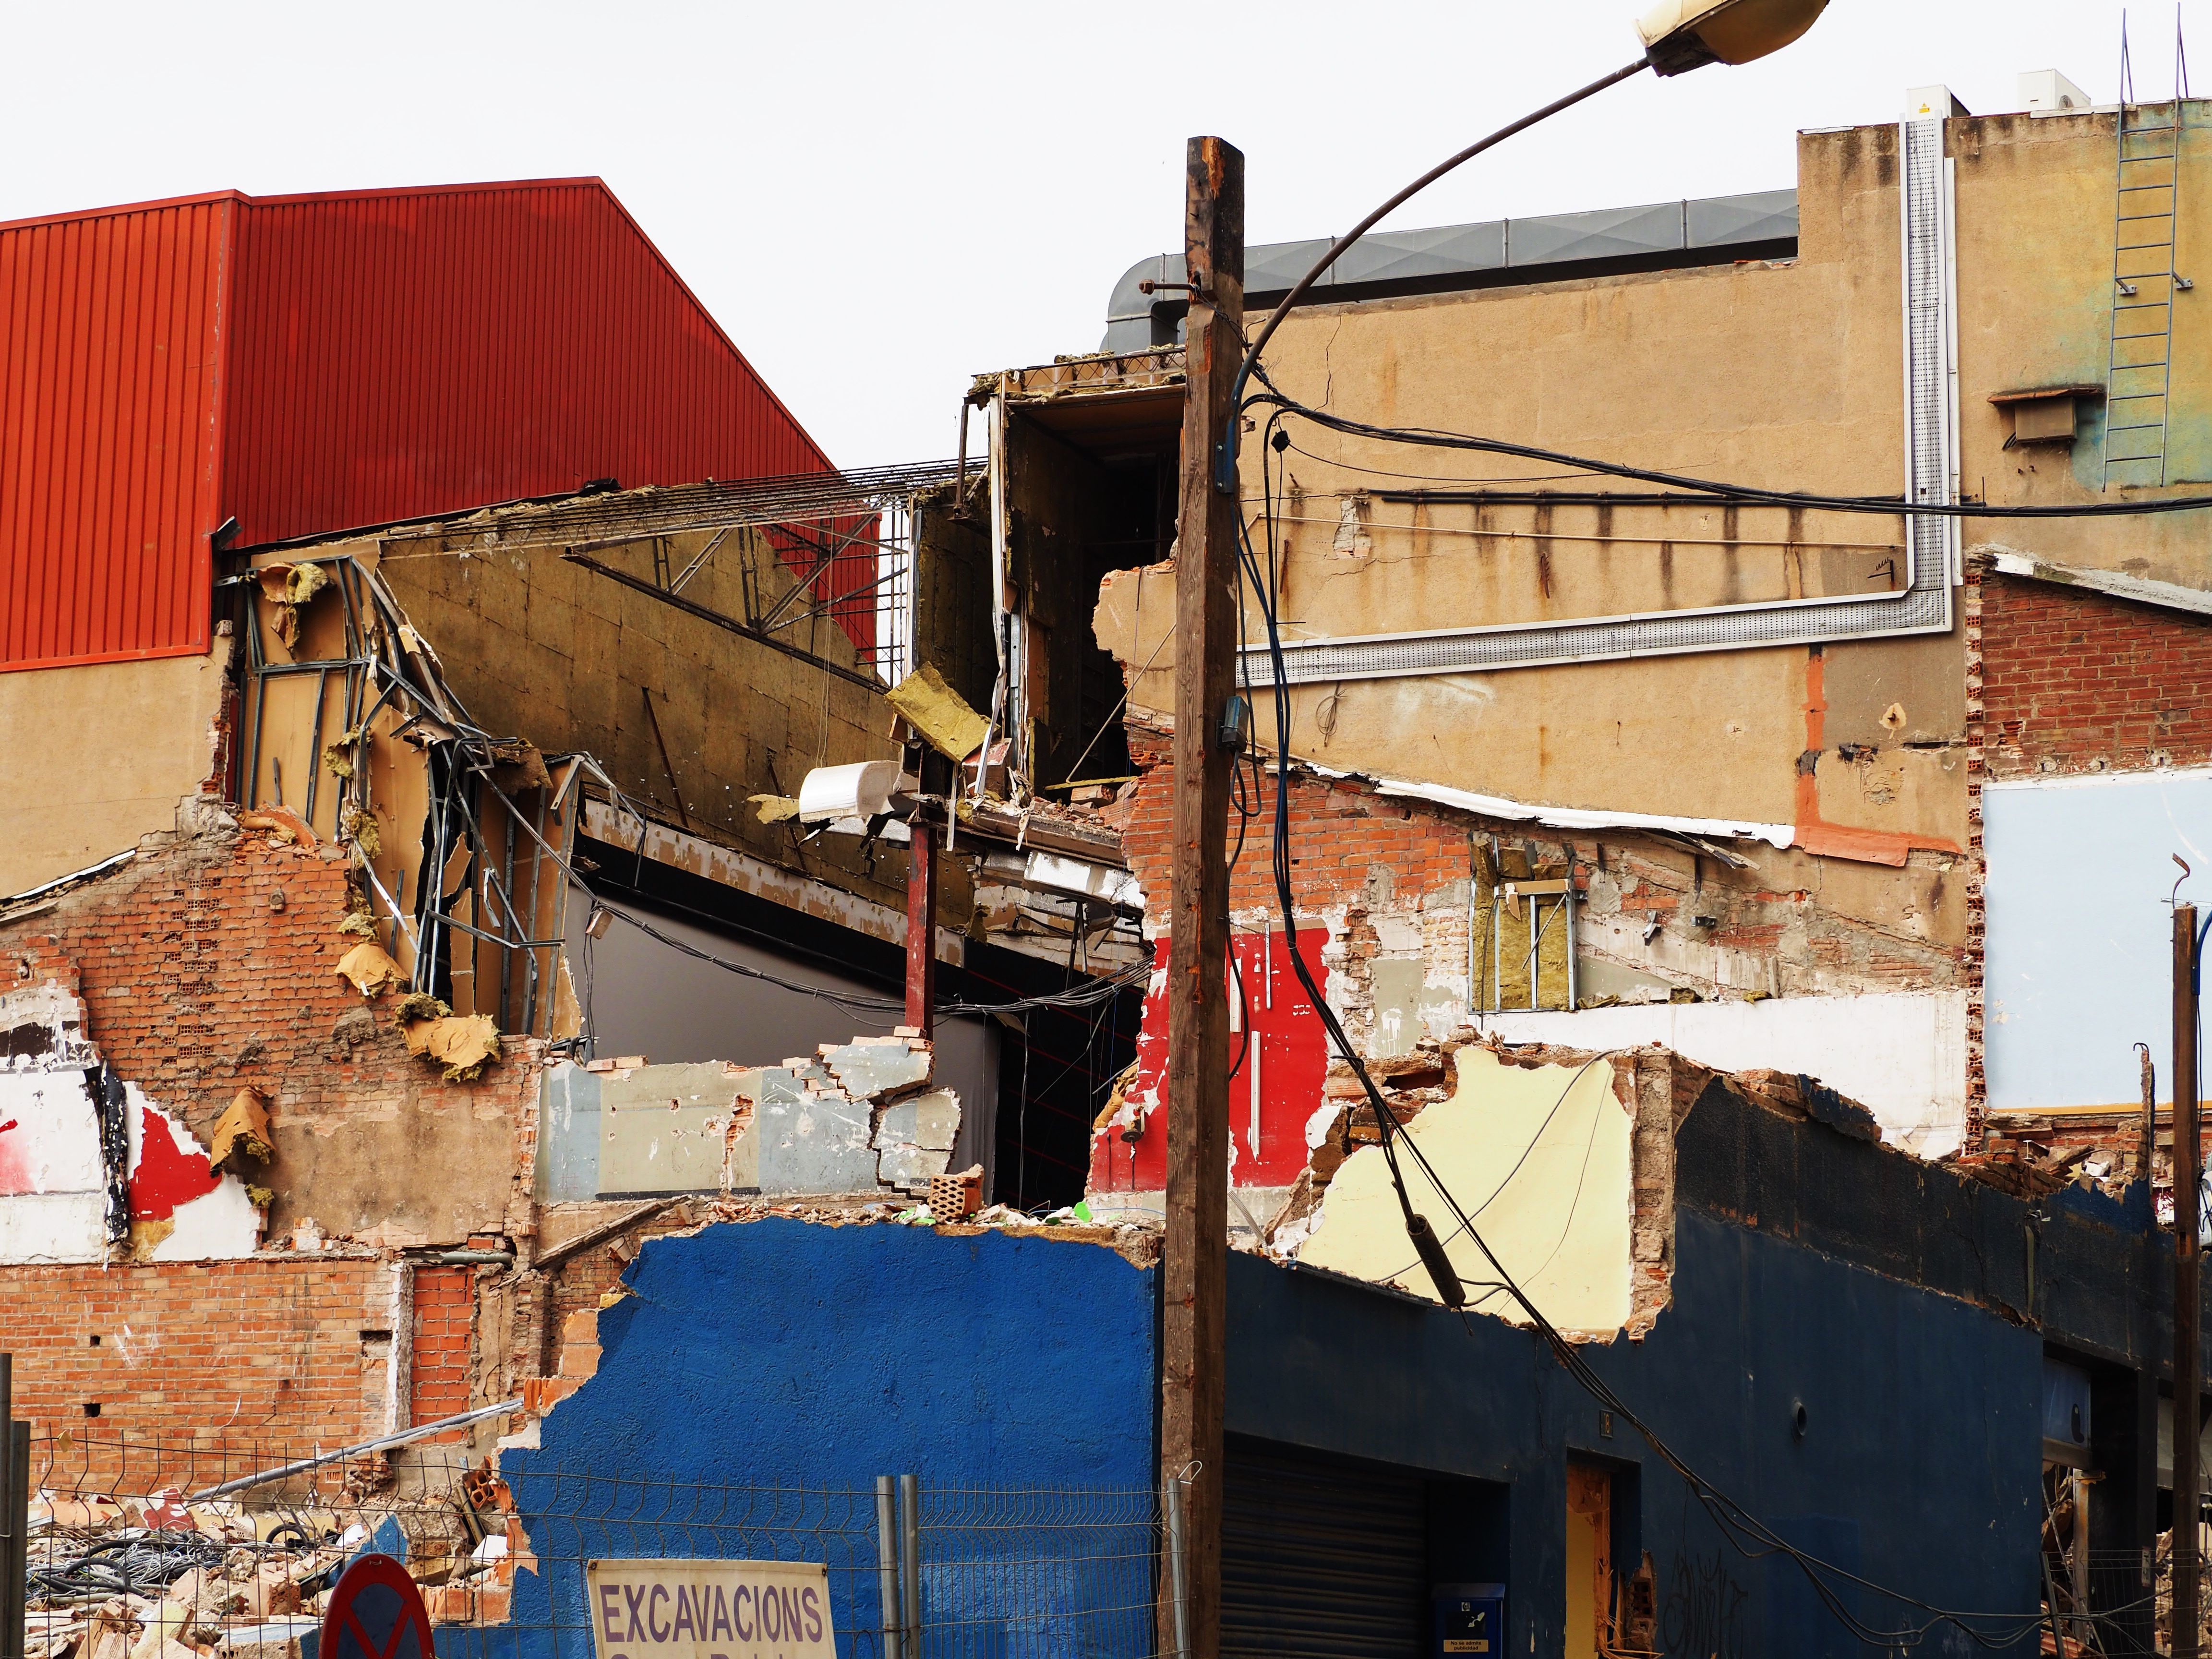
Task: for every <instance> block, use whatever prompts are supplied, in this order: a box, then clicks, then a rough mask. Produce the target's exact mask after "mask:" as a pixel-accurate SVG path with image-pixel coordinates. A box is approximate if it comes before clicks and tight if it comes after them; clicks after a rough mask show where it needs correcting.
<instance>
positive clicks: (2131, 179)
mask: <svg viewBox="0 0 2212 1659" xmlns="http://www.w3.org/2000/svg"><path fill="white" fill-rule="evenodd" d="M2174 52H2175V63H2176V68H2175V75H2174V95H2173V101H2172V103H2170V104H2153V105H2148V106H2138V105H2136V103H2135V101H2134V94H2135V77H2134V71H2133V69H2132V67H2131V65H2130V62H2129V58H2128V39H2127V27H2126V23H2125V21H2123V22H2122V24H2121V31H2120V114H2119V146H2118V151H2119V161H2118V187H2117V191H2116V193H2115V206H2114V210H2113V222H2112V353H2111V356H2110V358H2109V360H2108V368H2107V372H2106V381H2105V462H2104V465H2105V476H2104V483H2105V487H2106V489H2110V488H2112V485H2114V484H2115V483H2118V484H2134V485H2137V486H2143V485H2152V484H2163V483H2165V482H2166V413H2167V409H2168V406H2169V402H2170V395H2171V393H2172V389H2173V301H2174V296H2175V295H2178V294H2185V293H2187V292H2188V291H2189V289H2191V287H2193V286H2194V284H2193V283H2191V282H2190V280H2189V278H2187V277H2186V276H2181V275H2179V273H2178V272H2177V271H2176V270H2175V269H2174V257H2173V255H2174V240H2175V234H2174V233H2175V228H2176V225H2177V223H2178V221H2179V211H2180V205H2181V204H2180V191H2179V185H2180V168H2181V142H2182V137H2183V135H2184V132H2185V118H2184V117H2185V108H2186V106H2187V102H2188V98H2189V70H2188V58H2187V57H2186V55H2185V52H2183V49H2182V45H2181V37H2180V23H2179V16H2178V15H2177V18H2176V21H2175V29H2174Z"/></svg>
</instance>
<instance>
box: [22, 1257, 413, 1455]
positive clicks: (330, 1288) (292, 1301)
mask: <svg viewBox="0 0 2212 1659" xmlns="http://www.w3.org/2000/svg"><path fill="white" fill-rule="evenodd" d="M391 1324H392V1268H391V1267H389V1266H387V1265H386V1264H385V1263H383V1262H380V1261H367V1260H361V1259H343V1260H330V1261H317V1260H313V1259H310V1258H305V1257H302V1258H301V1259H299V1260H296V1261H269V1260H257V1261H216V1262H208V1263H204V1264H201V1263H182V1262H179V1263H164V1264H162V1265H161V1266H157V1267H0V1346H5V1347H7V1348H8V1349H9V1350H10V1351H11V1352H13V1353H14V1354H15V1411H16V1414H17V1415H18V1416H20V1417H25V1418H28V1419H30V1420H31V1421H32V1422H33V1424H35V1425H37V1427H36V1429H35V1430H34V1432H35V1433H38V1434H40V1435H41V1436H44V1435H47V1434H51V1433H52V1432H54V1431H68V1432H69V1437H70V1444H69V1447H68V1449H66V1450H65V1451H64V1453H63V1454H62V1455H63V1457H64V1462H70V1463H72V1464H73V1465H75V1466H81V1467H83V1468H92V1469H95V1470H97V1469H101V1468H112V1467H113V1466H115V1465H117V1464H118V1463H127V1465H128V1469H129V1471H130V1472H131V1479H133V1480H137V1481H138V1482H139V1483H140V1484H139V1485H138V1486H137V1487H136V1490H138V1491H142V1492H150V1491H154V1490H156V1489H158V1488H159V1487H161V1486H181V1487H185V1489H186V1490H191V1484H190V1483H191V1482H192V1481H193V1480H194V1479H195V1476H196V1475H197V1476H204V1480H200V1481H199V1482H198V1484H200V1485H212V1484H214V1483H215V1482H216V1480H222V1479H224V1478H226V1468H227V1473H228V1474H242V1473H245V1472H246V1467H247V1464H246V1460H249V1459H252V1458H253V1457H256V1456H258V1455H261V1454H263V1453H264V1452H266V1451H269V1450H271V1449H273V1450H275V1451H276V1453H277V1454H278V1456H277V1458H276V1459H275V1460H272V1461H282V1460H283V1456H284V1455H290V1454H289V1449H290V1448H291V1447H293V1446H295V1445H302V1446H304V1445H309V1444H310V1443H312V1444H313V1445H318V1446H321V1447H325V1448H330V1447H337V1446H343V1445H347V1444H349V1443H353V1442H355V1441H359V1440H366V1439H369V1438H372V1437H374V1436H376V1435H378V1434H380V1433H381V1432H383V1431H384V1427H385V1395H386V1354H387V1352H388V1350H387V1349H386V1347H385V1346H383V1345H382V1343H381V1342H380V1341H378V1340H376V1339H377V1338H378V1337H379V1336H382V1337H385V1338H387V1339H388V1337H389V1334H390V1328H391ZM95 1337H97V1338H98V1339H99V1340H98V1342H97V1343H95V1342H94V1340H93V1339H94V1338H95ZM88 1405H96V1406H98V1407H99V1408H100V1411H99V1415H98V1416H97V1417H96V1418H95V1417H94V1416H92V1415H90V1414H89V1413H88V1412H87V1411H86V1409H85V1407H87V1406H88ZM126 1439H127V1440H128V1441H131V1442H144V1441H148V1440H155V1439H158V1440H160V1441H161V1442H163V1443H167V1444H169V1445H172V1446H176V1445H184V1444H187V1443H191V1444H197V1446H199V1447H200V1448H202V1449H203V1450H202V1451H201V1452H200V1454H199V1455H197V1456H196V1457H195V1458H192V1459H183V1458H178V1457H174V1456H171V1457H168V1458H167V1459H164V1458H162V1457H161V1456H158V1455H156V1454H155V1452H154V1451H153V1450H151V1449H147V1448H141V1449H137V1450H135V1451H133V1452H131V1454H129V1455H128V1457H127V1458H125V1457H123V1456H120V1455H118V1452H117V1450H116V1446H117V1443H118V1441H122V1440H126ZM61 1473H62V1474H64V1475H65V1474H67V1473H68V1470H67V1469H66V1468H64V1470H63V1471H61ZM38 1483H39V1482H38V1478H37V1476H36V1474H34V1475H33V1485H36V1484H38Z"/></svg>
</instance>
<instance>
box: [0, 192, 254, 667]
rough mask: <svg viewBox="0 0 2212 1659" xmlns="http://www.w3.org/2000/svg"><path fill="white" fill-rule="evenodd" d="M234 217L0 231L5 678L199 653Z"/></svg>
mask: <svg viewBox="0 0 2212 1659" xmlns="http://www.w3.org/2000/svg"><path fill="white" fill-rule="evenodd" d="M235 212H236V200H235V198H234V197H228V196H217V197H201V198H197V199H196V200H194V201H191V202H189V203H183V204H155V205H149V206H146V207H142V208H136V209H114V210H108V211H106V212H104V213H101V214H98V215H93V216H81V217H77V218H73V219H60V220H51V219H50V220H40V221H33V222H28V223H26V224H22V225H18V226H0V665H5V666H9V667H32V666H39V665H61V664H65V663H78V662H97V661H104V660H111V659H118V658H125V657H143V656H153V655H167V654H173V653H181V652H185V651H204V650H205V649H206V648H207V644H208V618H209V605H208V580H209V574H210V572H209V568H208V567H209V550H208V532H210V531H211V530H212V529H214V528H215V527H216V525H217V524H218V523H220V522H221V512H220V507H219V495H218V485H217V480H218V477H219V471H220V466H221V435H222V374H221V362H222V341H223V329H224V305H223V301H224V295H225V283H226V279H227V276H228V270H229V263H228V250H229V246H230V233H231V228H232V221H233V216H234V214H235Z"/></svg>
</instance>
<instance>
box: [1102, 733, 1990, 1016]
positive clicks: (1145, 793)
mask: <svg viewBox="0 0 2212 1659" xmlns="http://www.w3.org/2000/svg"><path fill="white" fill-rule="evenodd" d="M1169 744H1170V739H1169V738H1168V737H1167V736H1166V735H1165V734H1163V733H1160V732H1152V731H1147V730H1145V729H1142V728H1140V727H1138V726H1134V725H1132V726H1131V727H1130V728H1129V745H1130V754H1131V757H1132V761H1133V769H1134V770H1135V771H1137V773H1138V774H1139V781H1137V782H1136V783H1134V784H1132V785H1129V786H1127V787H1126V788H1125V789H1124V791H1123V793H1122V796H1121V800H1120V802H1119V803H1118V804H1117V805H1115V807H1114V808H1113V809H1111V810H1110V812H1109V817H1111V819H1112V821H1113V822H1115V823H1116V824H1117V825H1118V826H1119V827H1120V828H1121V830H1122V834H1123V840H1124V845H1125V848H1126V850H1127V857H1128V860H1129V864H1130V867H1131V869H1132V870H1133V871H1134V872H1136V875H1137V877H1138V878H1139V881H1140V882H1142V883H1143V884H1144V888H1145V891H1146V894H1147V895H1149V896H1150V897H1151V902H1152V913H1151V914H1152V918H1153V920H1154V921H1155V923H1156V925H1158V927H1160V928H1161V929H1162V930H1163V931H1164V930H1165V929H1166V928H1167V927H1168V925H1169V922H1170V910H1169V906H1168V902H1167V899H1168V893H1169V884H1170V869H1171V866H1172V859H1173V847H1174V810H1175V809H1174V773H1173V767H1172V763H1171V757H1170V747H1169ZM1290 793H1291V836H1292V847H1291V854H1292V859H1293V865H1292V876H1291V882H1292V890H1293V892H1294V893H1295V895H1296V896H1297V902H1298V907H1299V909H1300V911H1301V913H1302V914H1306V915H1310V914H1312V913H1316V912H1320V911H1322V910H1328V909H1334V908H1338V907H1344V908H1346V909H1347V910H1349V911H1352V912H1354V913H1358V912H1366V913H1369V914H1370V915H1371V914H1373V913H1376V912H1380V911H1383V910H1388V909H1391V908H1399V909H1405V908H1418V907H1420V906H1421V905H1422V904H1423V903H1424V902H1425V901H1426V902H1429V904H1430V906H1431V908H1432V909H1434V910H1435V912H1436V920H1437V924H1438V925H1437V927H1436V928H1435V929H1434V930H1433V931H1434V938H1433V940H1432V942H1431V956H1432V958H1433V965H1434V966H1435V967H1436V968H1437V969H1443V970H1449V968H1450V967H1451V965H1452V964H1454V963H1457V964H1458V968H1459V972H1460V973H1461V975H1462V976H1463V975H1464V973H1465V958H1466V950H1467V933H1466V922H1465V920H1464V918H1465V914H1466V891H1467V888H1466V884H1467V882H1468V876H1469V868H1470V851H1471V849H1470V846H1469V842H1470V837H1471V836H1479V837H1480V838H1481V839H1482V840H1483V841H1484V842H1487V841H1488V838H1489V836H1491V835H1492V833H1495V834H1496V835H1497V836H1498V839H1499V842H1500V844H1501V846H1502V847H1504V848H1514V849H1518V850H1520V851H1522V853H1524V854H1526V855H1527V856H1528V860H1530V862H1531V863H1532V864H1534V865H1550V864H1555V863H1556V864H1559V865H1565V863H1567V862H1568V861H1569V860H1571V861H1572V863H1573V866H1574V868H1575V871H1576V880H1577V889H1578V890H1579V891H1580V892H1581V893H1582V894H1583V896H1584V898H1585V900H1586V901H1587V904H1586V907H1585V908H1584V909H1583V914H1582V924H1583V945H1584V949H1585V950H1586V951H1587V950H1588V949H1589V948H1591V935H1592V932H1593V929H1594V927H1596V926H1598V925H1600V924H1601V923H1602V921H1604V920H1605V919H1606V918H1607V917H1618V918H1624V919H1628V920H1630V921H1632V922H1633V924H1634V929H1633V933H1634V936H1636V937H1638V938H1639V939H1640V935H1641V932H1642V929H1643V927H1644V926H1646V925H1648V924H1649V923H1650V922H1655V921H1656V922H1657V923H1658V924H1659V925H1660V927H1661V929H1662V931H1663V932H1664V933H1668V934H1670V935H1673V936H1674V937H1676V938H1678V939H1686V940H1688V941H1691V942H1692V943H1693V944H1694V945H1699V946H1711V947H1713V950H1714V951H1715V952H1716V953H1718V954H1723V955H1727V956H1729V957H1732V958H1733V966H1732V969H1731V971H1732V972H1734V974H1735V977H1734V978H1731V979H1728V980H1725V981H1722V980H1719V979H1717V977H1715V976H1710V975H1709V976H1702V977H1701V976H1699V975H1695V974H1690V973H1685V974H1681V975H1672V974H1669V975H1668V977H1675V978H1679V979H1680V982H1681V983H1682V984H1683V985H1684V986H1685V987H1686V988H1689V989H1692V990H1695V991H1697V992H1698V993H1699V994H1700V995H1706V994H1719V993H1720V992H1722V991H1723V990H1726V991H1730V992H1735V993H1739V994H1741V993H1747V992H1760V993H1764V994H1770V995H1785V994H1804V993H1808V992H1865V991H1888V990H1899V991H1906V990H1925V989H1929V988H1931V987H1950V986H1954V985H1957V984H1959V983H1960V982H1961V981H1962V968H1961V959H1960V952H1959V951H1956V950H1955V949H1954V948H1951V947H1949V946H1947V945H1943V944H1942V943H1941V942H1939V941H1937V940H1934V939H1924V938H1915V937H1913V936H1911V935H1910V934H1907V933H1904V932H1903V931H1901V930H1896V929H1886V928H1881V927H1875V926H1873V925H1871V924H1869V923H1866V922H1863V921H1857V920H1855V919H1854V918H1851V917H1849V916H1845V915H1840V914H1838V912H1837V911H1835V910H1833V909H1831V908H1827V907H1826V906H1824V905H1823V904H1821V903H1820V898H1819V894H1818V892H1817V890H1815V886H1814V884H1815V883H1817V882H1818V881H1819V880H1820V871H1819V864H1820V861H1819V860H1814V859H1811V858H1809V857H1808V856H1806V855H1803V854H1790V855H1786V856H1787V857H1788V858H1790V860H1791V862H1790V864H1787V865H1780V864H1778V860H1776V859H1774V858H1771V857H1765V856H1762V857H1761V859H1760V861H1759V868H1757V869H1754V870H1747V871H1742V872H1729V871H1724V870H1723V869H1721V868H1720V866H1718V865H1717V864H1715V863H1713V862H1711V861H1707V862H1706V863H1705V864H1704V865H1703V866H1698V865H1697V864H1696V863H1695V862H1694V860H1692V857H1691V856H1690V855H1689V854H1687V853H1686V851H1684V850H1683V849H1681V848H1678V847H1676V846H1673V845H1662V844H1656V843H1654V842H1651V841H1650V838H1648V837H1645V836H1638V835H1637V834H1636V833H1634V832H1633V831H1627V830H1623V831H1618V832H1613V833H1608V834H1603V835H1595V834H1594V835H1572V836H1568V835H1562V834H1560V833H1559V832H1558V831H1554V830H1545V829H1532V828H1531V826H1529V825H1528V824H1526V823H1504V822H1492V821H1491V820H1488V819H1486V818H1483V817H1478V816H1475V815H1474V814H1470V813H1465V812H1460V811H1455V810H1453V809H1450V808H1448V807H1443V806H1432V805H1428V804H1427V803H1425V802H1421V801H1415V800H1407V799H1396V798H1393V797H1391V796H1387V795H1383V794H1380V793H1377V792H1376V790H1375V788H1374V787H1372V786H1371V785H1370V784H1367V783H1364V782H1360V781H1355V780H1350V779H1342V780H1334V781H1332V780H1327V779H1320V778H1314V777H1310V776H1294V777H1293V778H1292V780H1291V792H1290ZM1258 805H1259V807H1260V811H1259V813H1258V816H1256V817H1254V818H1253V819H1252V820H1251V823H1250V825H1249V828H1248V829H1247V830H1246V832H1245V840H1244V851H1243V857H1242V858H1240V859H1239V860H1238V861H1237V866H1236V868H1235V869H1234V870H1233V871H1232V872H1231V878H1230V908H1231V912H1232V913H1234V914H1251V913H1255V912H1257V911H1259V910H1261V909H1267V910H1272V909H1273V908H1274V905H1275V890H1274V873H1273V855H1272V850H1271V837H1272V836H1273V830H1274V781H1273V778H1272V777H1271V778H1269V779H1268V780H1267V787H1266V788H1265V789H1264V790H1263V791H1262V792H1261V800H1260V802H1259V803H1258ZM1236 822H1237V821H1236V819H1235V817H1233V816H1232V817H1231V828H1230V838H1231V843H1232V845H1233V843H1234V842H1235V839H1236ZM1743 850H1745V851H1747V852H1751V853H1758V852H1759V850H1760V849H1759V848H1745V849H1743ZM1914 859H1915V869H1914V871H1913V872H1911V875H1910V876H1909V877H1900V879H1911V880H1914V881H1921V882H1927V881H1933V880H1935V879H1936V878H1937V877H1938V875H1939V873H1940V872H1939V870H1938V869H1937V867H1936V866H1948V862H1949V861H1948V860H1944V859H1942V858H1940V857H1938V856H1937V855H1936V854H1915V855H1914ZM1923 861H1924V862H1925V863H1926V864H1927V865H1928V866H1929V868H1928V870H1927V871H1926V872H1925V873H1924V874H1923V872H1921V871H1920V869H1919V868H1918V866H1919V864H1920V863H1921V862H1923ZM1769 866H1776V867H1769ZM1801 882H1802V883H1803V884H1802V885H1800V884H1799V883H1801ZM1447 895H1449V899H1447V897H1446V896H1447ZM1699 917H1706V918H1709V919H1711V921H1712V923H1713V924H1714V925H1713V926H1711V927H1703V926H1701V925H1700V924H1699V920H1698V919H1699ZM1346 921H1347V933H1348V935H1349V937H1348V939H1347V940H1346V946H1347V949H1349V950H1350V951H1352V953H1353V954H1354V956H1355V957H1357V956H1358V955H1360V954H1362V953H1363V952H1364V953H1365V954H1368V955H1371V954H1372V953H1373V941H1372V933H1371V929H1366V928H1365V926H1364V919H1363V917H1362V916H1361V915H1358V914H1354V915H1349V916H1347V919H1346ZM1455 929H1456V931H1455ZM1767 964H1771V969H1770V968H1768V967H1767ZM1753 975H1764V976H1765V977H1764V979H1763V981H1761V982H1756V983H1754V982H1752V977H1753ZM1548 985H1549V981H1548V980H1547V987H1548ZM1354 1035H1355V1036H1356V1035H1358V1034H1357V1032H1356V1031H1355V1033H1354Z"/></svg>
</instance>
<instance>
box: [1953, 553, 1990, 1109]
mask: <svg viewBox="0 0 2212 1659" xmlns="http://www.w3.org/2000/svg"><path fill="white" fill-rule="evenodd" d="M1984 575H1985V572H1984V565H1983V563H1982V562H1981V561H1979V560H1977V559H1969V560H1968V561H1967V562H1966V585H1965V587H1964V588H1963V589H1962V591H1961V593H1960V617H1959V623H1960V629H1961V630H1962V631H1963V633H1964V635H1965V636H1966V949H1965V951H1963V953H1962V954H1963V957H1964V958H1965V967H1966V1151H1967V1152H1970V1153H1972V1152H1979V1151H1980V1149H1981V1146H1982V1144H1983V1139H1984V1131H1985V1129H1986V1126H1987V1113H1988V1109H1989V1100H1990V1079H1989V1068H1988V1058H1989V1042H1988V1038H1989V1028H1988V1023H1987V1017H1988V1009H1989V990H1988V985H1989V979H1988V975H1989V878H1990V860H1989V854H1988V851H1987V849H1986V848H1984V845H1983V841H1982V828H1983V817H1982V791H1983V788H1984V786H1985V785H1987V783H1988V782H1989V779H1990V769H1989V749H1988V744H1989V731H1990V725H1989V700H1988V697H1987V696H1986V692H1987V690H1988V688H1987V684H1986V683H1985V681H1984V642H1985V641H1984V627H1983V609H1982V607H1983V605H1984V600H1985V599H1987V597H1988V593H1989V588H1990V583H1989V582H1988V581H1987V580H1985V579H1984Z"/></svg>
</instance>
